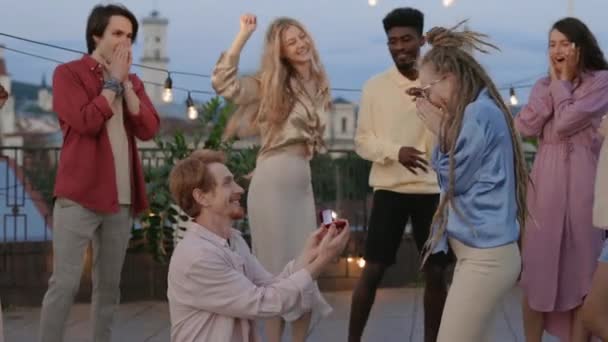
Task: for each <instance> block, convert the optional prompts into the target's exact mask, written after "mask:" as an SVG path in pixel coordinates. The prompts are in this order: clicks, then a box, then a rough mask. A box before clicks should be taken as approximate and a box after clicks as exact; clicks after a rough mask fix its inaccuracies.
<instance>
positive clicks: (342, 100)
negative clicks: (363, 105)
mask: <svg viewBox="0 0 608 342" xmlns="http://www.w3.org/2000/svg"><path fill="white" fill-rule="evenodd" d="M332 102H333V104H352V102H351V101H348V100H347V99H345V98H343V97H336V98H335V99H334V100H333V101H332Z"/></svg>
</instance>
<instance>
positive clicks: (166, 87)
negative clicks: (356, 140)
mask: <svg viewBox="0 0 608 342" xmlns="http://www.w3.org/2000/svg"><path fill="white" fill-rule="evenodd" d="M0 36H5V37H8V38H11V39H16V40H21V41H24V42H27V43H31V44H35V45H40V46H44V47H49V48H54V49H58V50H63V51H67V52H72V53H77V54H81V55H84V54H86V53H85V52H83V51H79V50H75V49H70V48H66V47H63V46H59V45H55V44H49V43H44V42H40V41H36V40H33V39H29V38H25V37H20V36H16V35H12V34H7V33H2V32H0ZM3 48H4V49H5V50H7V51H11V52H15V53H19V54H22V55H26V56H30V57H33V58H38V59H41V60H45V61H50V62H54V63H58V64H61V63H63V62H62V61H59V60H57V59H53V58H50V57H47V56H42V55H39V54H34V53H30V52H26V51H23V50H19V49H15V48H10V47H7V46H3ZM132 65H133V66H136V67H139V68H144V69H149V70H155V71H160V72H165V73H167V78H166V79H165V82H164V83H163V84H160V83H157V82H151V81H146V80H142V82H143V83H146V84H150V85H155V86H162V87H163V92H162V96H161V99H162V101H163V102H165V103H171V102H173V91H174V90H179V91H183V92H186V93H187V94H188V97H187V99H186V105H187V107H188V117H189V118H192V117H194V118H196V117H197V116H198V113H195V111H196V106H195V105H194V100H193V99H192V96H191V94H194V93H197V94H205V95H215V92H212V91H207V90H198V89H186V88H180V87H175V86H173V79H172V78H171V75H172V74H174V75H184V76H192V77H199V78H210V75H207V74H200V73H194V72H188V71H176V70H169V69H163V68H157V67H152V66H148V65H144V64H137V63H133V64H132ZM530 79H532V77H528V78H525V79H523V80H521V81H516V82H512V83H511V85H509V86H503V87H499V90H507V89H508V90H509V96H510V103H511V104H512V105H517V104H518V103H519V101H518V100H517V97H516V95H515V89H520V88H530V87H532V85H533V84H520V85H517V83H519V82H523V81H527V80H530ZM331 90H332V91H336V92H361V89H357V88H331Z"/></svg>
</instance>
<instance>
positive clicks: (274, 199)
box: [247, 152, 317, 275]
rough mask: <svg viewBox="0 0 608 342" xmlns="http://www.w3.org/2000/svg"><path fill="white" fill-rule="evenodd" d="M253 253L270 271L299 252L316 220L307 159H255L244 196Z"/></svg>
mask: <svg viewBox="0 0 608 342" xmlns="http://www.w3.org/2000/svg"><path fill="white" fill-rule="evenodd" d="M247 212H248V213H247V214H248V216H249V227H250V228H251V241H252V247H253V252H254V254H255V256H256V257H257V258H258V260H260V262H261V263H262V265H263V266H264V267H265V268H266V269H267V270H268V271H269V272H271V273H272V274H275V275H277V274H279V273H280V272H281V271H282V270H283V268H284V267H285V265H286V264H287V263H288V262H289V261H290V260H292V259H294V258H296V257H297V256H298V255H299V253H300V252H301V251H302V248H303V247H304V244H305V242H306V239H307V238H308V236H309V235H310V234H311V233H312V232H313V231H314V230H315V229H316V226H317V219H316V213H315V202H314V195H313V191H312V183H311V177H310V163H309V160H308V159H307V158H305V157H303V156H299V155H297V154H294V153H289V152H285V153H276V154H272V155H270V156H267V157H264V158H260V159H259V160H258V162H257V165H256V168H255V171H254V173H253V178H252V179H251V184H250V185H249V193H248V197H247Z"/></svg>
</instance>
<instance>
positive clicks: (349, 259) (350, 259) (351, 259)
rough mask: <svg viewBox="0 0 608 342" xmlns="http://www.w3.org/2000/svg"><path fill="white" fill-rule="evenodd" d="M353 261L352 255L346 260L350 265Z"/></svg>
mask: <svg viewBox="0 0 608 342" xmlns="http://www.w3.org/2000/svg"><path fill="white" fill-rule="evenodd" d="M353 261H354V259H353V257H352V256H350V255H349V256H348V258H346V262H347V263H349V264H350V263H352V262H353Z"/></svg>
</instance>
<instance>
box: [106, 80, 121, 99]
mask: <svg viewBox="0 0 608 342" xmlns="http://www.w3.org/2000/svg"><path fill="white" fill-rule="evenodd" d="M103 89H109V90H111V91H113V92H115V93H116V95H118V96H120V95H122V93H123V92H124V90H125V89H124V87H123V86H122V84H120V82H118V81H117V80H116V79H113V78H110V79H109V80H106V81H105V82H103Z"/></svg>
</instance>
